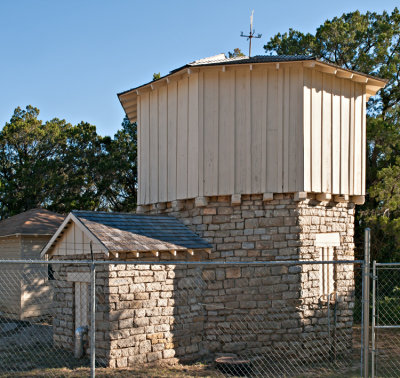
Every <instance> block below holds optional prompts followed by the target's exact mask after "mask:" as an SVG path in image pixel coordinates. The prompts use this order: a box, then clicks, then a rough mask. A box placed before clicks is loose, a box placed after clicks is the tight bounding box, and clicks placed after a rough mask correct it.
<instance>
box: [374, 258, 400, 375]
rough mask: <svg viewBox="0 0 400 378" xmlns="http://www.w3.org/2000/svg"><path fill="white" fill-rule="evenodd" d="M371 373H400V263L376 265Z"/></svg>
mask: <svg viewBox="0 0 400 378" xmlns="http://www.w3.org/2000/svg"><path fill="white" fill-rule="evenodd" d="M372 278H373V291H372V295H373V301H372V302H373V313H372V376H373V377H374V376H377V377H397V376H400V264H384V263H374V264H373V276H372Z"/></svg>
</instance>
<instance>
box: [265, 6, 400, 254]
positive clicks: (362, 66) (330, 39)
mask: <svg viewBox="0 0 400 378" xmlns="http://www.w3.org/2000/svg"><path fill="white" fill-rule="evenodd" d="M264 48H265V50H266V52H267V53H270V54H273V53H276V54H287V55H313V56H315V57H317V58H319V59H321V60H324V61H326V62H330V63H334V64H337V65H339V66H342V67H344V68H348V69H352V70H356V71H361V72H364V73H367V74H371V75H377V76H379V77H382V78H386V79H388V80H389V82H388V85H387V86H386V88H384V89H383V90H380V91H379V93H378V94H377V96H374V97H373V98H371V99H370V100H369V102H368V105H367V110H368V117H367V188H369V191H368V195H367V198H366V203H365V205H363V206H362V207H359V208H358V210H357V222H356V224H357V225H358V227H357V229H356V231H357V234H356V238H357V240H359V241H360V240H361V238H362V230H363V228H364V227H366V226H369V227H371V228H372V229H373V231H374V237H373V249H372V252H373V257H374V258H378V259H380V260H389V259H391V258H392V257H393V256H394V254H393V250H394V249H397V250H400V239H399V238H398V237H394V234H395V233H396V232H398V231H399V230H400V227H398V224H400V199H399V198H398V195H397V194H396V190H393V185H392V186H391V184H393V182H394V181H393V180H395V179H396V178H398V176H397V175H398V174H399V169H400V123H399V120H400V117H399V115H400V86H399V79H400V14H399V10H398V9H397V8H395V9H394V10H393V11H392V12H391V13H388V12H383V13H382V14H378V13H375V12H367V13H365V14H361V13H360V12H358V11H356V12H352V13H347V14H343V15H342V16H341V17H335V18H333V19H332V20H327V21H325V23H324V24H323V25H321V26H320V27H319V28H318V29H317V30H316V32H315V33H314V34H311V33H307V34H304V33H302V32H300V31H297V30H293V29H289V31H288V32H286V33H283V34H281V33H278V34H277V35H275V36H274V37H272V38H271V39H270V41H269V42H268V43H267V44H266V45H265V46H264ZM399 178H400V177H399ZM383 236H385V237H384V238H383V242H382V237H383ZM396 258H400V256H398V257H396Z"/></svg>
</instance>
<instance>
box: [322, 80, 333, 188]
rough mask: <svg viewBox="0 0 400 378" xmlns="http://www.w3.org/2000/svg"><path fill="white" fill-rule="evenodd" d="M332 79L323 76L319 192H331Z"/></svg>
mask: <svg viewBox="0 0 400 378" xmlns="http://www.w3.org/2000/svg"><path fill="white" fill-rule="evenodd" d="M332 79H333V76H331V75H328V74H323V78H322V80H323V81H322V82H323V92H322V142H321V143H322V144H321V146H322V172H321V191H322V192H323V193H331V192H332V175H331V172H332Z"/></svg>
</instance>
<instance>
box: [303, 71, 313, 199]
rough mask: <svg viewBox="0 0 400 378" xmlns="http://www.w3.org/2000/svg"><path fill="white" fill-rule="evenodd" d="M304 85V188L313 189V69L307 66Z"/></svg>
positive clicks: (306, 189) (308, 190)
mask: <svg viewBox="0 0 400 378" xmlns="http://www.w3.org/2000/svg"><path fill="white" fill-rule="evenodd" d="M303 72H304V87H303V103H304V106H303V109H304V113H303V143H304V150H303V156H304V190H305V191H307V192H310V191H311V107H312V103H311V96H312V71H311V70H310V69H307V68H305V69H304V70H303Z"/></svg>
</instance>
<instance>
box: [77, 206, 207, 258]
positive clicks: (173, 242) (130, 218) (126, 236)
mask: <svg viewBox="0 0 400 378" xmlns="http://www.w3.org/2000/svg"><path fill="white" fill-rule="evenodd" d="M72 214H73V215H74V216H75V217H76V218H78V219H79V220H80V221H81V222H82V223H83V224H84V226H85V227H87V228H88V229H89V231H90V232H91V233H93V235H95V236H96V237H97V239H99V240H100V242H101V243H102V244H103V245H104V246H105V247H106V248H107V249H108V250H109V251H116V252H123V251H125V252H127V251H162V250H182V249H208V248H211V245H210V244H209V243H207V242H206V241H205V240H203V239H201V238H200V237H199V236H198V235H196V234H195V233H194V232H193V231H191V230H190V229H189V228H187V227H186V226H185V225H184V224H182V223H181V222H179V221H178V220H177V219H176V218H173V217H170V216H161V215H141V214H132V213H106V212H99V211H73V212H72Z"/></svg>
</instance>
